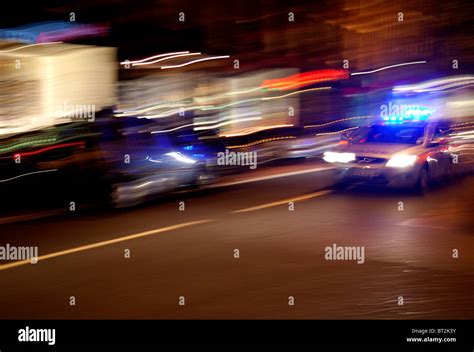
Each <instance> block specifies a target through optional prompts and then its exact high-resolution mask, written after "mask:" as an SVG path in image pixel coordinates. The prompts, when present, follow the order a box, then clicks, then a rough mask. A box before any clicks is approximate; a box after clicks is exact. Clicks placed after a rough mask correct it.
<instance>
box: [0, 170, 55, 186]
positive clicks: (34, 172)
mask: <svg viewBox="0 0 474 352" xmlns="http://www.w3.org/2000/svg"><path fill="white" fill-rule="evenodd" d="M54 171H58V169H49V170H41V171H33V172H28V173H26V174H21V175H18V176H15V177H11V178H7V179H4V180H0V183H2V182H8V181H11V180H15V179H17V178H20V177H25V176H29V175H35V174H42V173H46V172H54Z"/></svg>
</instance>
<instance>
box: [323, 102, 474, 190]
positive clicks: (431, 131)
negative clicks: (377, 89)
mask: <svg viewBox="0 0 474 352" xmlns="http://www.w3.org/2000/svg"><path fill="white" fill-rule="evenodd" d="M430 113H431V111H430V110H429V109H423V108H414V109H411V110H409V111H407V112H406V114H404V116H388V117H385V118H383V119H380V120H379V121H377V122H375V123H374V124H372V125H370V126H364V127H357V128H355V129H353V130H351V131H348V132H346V133H343V134H342V135H341V138H342V140H341V142H340V143H339V145H338V146H337V147H335V148H333V149H331V150H329V151H327V152H325V153H324V156H323V159H324V160H325V161H326V162H328V163H331V164H333V165H335V166H336V170H337V172H338V174H337V177H338V180H339V183H338V185H347V184H368V185H381V186H387V187H393V188H416V189H417V190H418V191H420V192H421V193H424V192H426V191H427V190H428V189H429V187H430V185H432V184H433V183H434V182H436V181H439V180H442V179H445V178H449V177H450V176H452V175H453V174H454V173H456V172H458V171H460V170H461V164H463V166H464V165H465V164H466V163H472V162H473V161H474V157H473V155H472V152H471V153H470V154H469V153H465V151H466V150H469V148H464V147H463V145H462V144H456V143H457V142H456V141H455V140H454V139H452V140H451V139H450V132H451V130H450V128H451V125H452V122H451V121H450V120H443V119H439V118H437V119H431V118H429V114H430ZM450 141H452V143H453V145H450V144H451V143H450ZM462 143H464V142H462ZM455 144H456V145H455ZM471 146H472V145H471ZM471 148H472V147H471ZM470 150H472V149H470ZM460 157H462V160H460V159H459V158H460ZM458 164H459V167H458ZM472 165H474V163H473V164H472Z"/></svg>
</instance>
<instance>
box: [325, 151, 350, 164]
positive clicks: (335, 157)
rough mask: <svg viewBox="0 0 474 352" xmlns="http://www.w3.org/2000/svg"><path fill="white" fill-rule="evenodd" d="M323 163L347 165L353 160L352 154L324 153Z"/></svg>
mask: <svg viewBox="0 0 474 352" xmlns="http://www.w3.org/2000/svg"><path fill="white" fill-rule="evenodd" d="M323 159H324V161H326V162H328V163H344V164H345V163H349V162H351V161H354V160H355V154H354V153H337V152H325V153H324V156H323Z"/></svg>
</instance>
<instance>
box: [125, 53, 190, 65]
mask: <svg viewBox="0 0 474 352" xmlns="http://www.w3.org/2000/svg"><path fill="white" fill-rule="evenodd" d="M178 54H189V51H175V52H172V53H166V54H159V55H154V56H150V57H146V58H144V59H141V60H131V61H130V60H125V61H122V62H121V63H120V65H127V64H138V63H141V62H145V61H149V60H153V59H156V58H158V57H163V56H170V55H178Z"/></svg>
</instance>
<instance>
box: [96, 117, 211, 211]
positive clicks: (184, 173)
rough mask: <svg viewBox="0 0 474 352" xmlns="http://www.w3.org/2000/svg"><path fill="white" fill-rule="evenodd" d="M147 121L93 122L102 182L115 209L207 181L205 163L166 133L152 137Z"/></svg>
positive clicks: (122, 119)
mask: <svg viewBox="0 0 474 352" xmlns="http://www.w3.org/2000/svg"><path fill="white" fill-rule="evenodd" d="M148 124H150V122H149V120H143V119H135V118H120V119H112V120H105V121H97V123H96V126H95V128H96V129H98V130H99V131H100V138H99V139H98V141H97V145H98V149H99V151H100V156H101V162H102V170H103V182H104V183H105V185H106V187H107V188H108V189H109V192H110V193H109V200H110V202H111V203H112V205H113V206H115V207H125V206H132V205H136V204H139V203H141V202H143V201H146V200H148V199H151V198H153V197H156V196H157V195H158V194H161V193H164V192H170V191H174V190H177V189H179V188H183V187H197V186H199V185H200V184H201V183H203V182H204V181H205V180H206V178H207V171H206V167H205V160H203V158H201V157H200V156H199V155H195V154H194V155H193V153H191V152H190V150H189V148H187V149H188V150H186V149H184V150H183V148H180V147H179V146H178V145H176V143H175V142H174V141H173V140H172V138H171V137H170V136H168V135H167V134H152V133H150V130H149V128H148V127H147V125H148Z"/></svg>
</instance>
